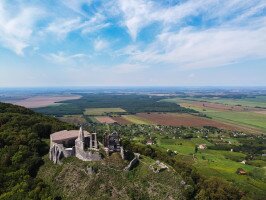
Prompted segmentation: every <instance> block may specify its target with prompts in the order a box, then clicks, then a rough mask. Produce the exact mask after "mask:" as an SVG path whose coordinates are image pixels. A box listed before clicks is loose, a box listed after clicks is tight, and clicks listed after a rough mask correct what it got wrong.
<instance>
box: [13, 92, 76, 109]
mask: <svg viewBox="0 0 266 200" xmlns="http://www.w3.org/2000/svg"><path fill="white" fill-rule="evenodd" d="M80 98H81V96H79V95H64V96H35V97H30V98H27V99H23V100H19V101H14V102H11V103H12V104H15V105H19V106H23V107H26V108H40V107H46V106H51V105H57V104H58V102H60V101H66V100H72V99H80Z"/></svg>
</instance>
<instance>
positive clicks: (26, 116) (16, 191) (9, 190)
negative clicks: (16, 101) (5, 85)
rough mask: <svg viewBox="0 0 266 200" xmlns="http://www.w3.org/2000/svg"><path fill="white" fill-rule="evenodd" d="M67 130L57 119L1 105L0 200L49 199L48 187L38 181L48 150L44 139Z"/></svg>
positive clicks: (66, 126) (16, 107)
mask: <svg viewBox="0 0 266 200" xmlns="http://www.w3.org/2000/svg"><path fill="white" fill-rule="evenodd" d="M68 128H72V126H71V125H68V124H65V123H63V122H60V121H58V120H57V119H55V118H51V117H44V116H42V115H40V114H36V113H34V112H33V111H31V110H29V109H26V108H23V107H19V106H13V105H11V104H3V103H0V157H1V160H0V199H9V200H10V199H41V198H43V199H44V198H48V197H49V187H48V186H47V185H46V184H45V183H44V182H43V181H42V180H39V179H36V178H35V177H36V173H37V171H38V169H39V167H40V166H41V165H42V164H43V160H42V155H44V154H46V153H47V152H48V149H49V146H48V145H47V144H46V143H45V142H44V141H43V139H44V138H48V137H49V135H50V134H51V132H53V131H58V130H62V129H68Z"/></svg>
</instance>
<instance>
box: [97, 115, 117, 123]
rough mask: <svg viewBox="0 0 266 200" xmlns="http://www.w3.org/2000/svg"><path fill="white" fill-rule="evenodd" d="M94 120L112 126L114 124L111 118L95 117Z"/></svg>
mask: <svg viewBox="0 0 266 200" xmlns="http://www.w3.org/2000/svg"><path fill="white" fill-rule="evenodd" d="M95 119H96V120H97V121H99V122H100V123H103V124H113V123H115V122H116V121H115V120H113V119H112V118H111V117H95Z"/></svg>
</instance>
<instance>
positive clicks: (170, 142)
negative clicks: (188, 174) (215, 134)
mask: <svg viewBox="0 0 266 200" xmlns="http://www.w3.org/2000/svg"><path fill="white" fill-rule="evenodd" d="M199 143H205V144H207V146H208V145H209V146H211V145H212V144H211V143H209V142H208V141H206V140H205V139H202V138H193V139H191V140H187V139H160V140H159V141H158V146H159V147H160V148H163V149H165V150H166V149H170V150H172V151H177V153H178V155H180V156H184V155H192V154H194V151H195V145H196V144H199ZM245 156H246V155H245V154H243V153H238V152H228V151H218V150H208V149H207V150H199V151H198V153H197V154H196V156H195V157H196V159H195V160H194V162H193V166H195V167H196V168H197V170H198V171H199V172H200V173H201V174H203V175H205V176H218V177H222V178H225V179H226V180H229V181H231V182H234V183H235V184H237V185H238V186H239V187H240V188H242V189H243V190H245V191H249V192H251V193H253V194H255V195H256V196H261V197H262V196H263V195H264V191H265V189H266V182H265V180H264V181H262V180H261V178H262V177H265V175H266V168H265V167H264V168H258V167H255V166H251V165H244V164H241V163H240V162H236V161H234V160H244V159H245ZM237 168H243V169H244V170H246V171H247V172H250V173H254V172H255V171H257V170H258V169H261V170H260V171H262V172H260V173H261V174H260V175H259V178H253V177H251V176H240V175H237V174H236V173H235V172H236V170H237ZM263 171H264V175H263V174H262V173H263ZM253 194H251V195H253Z"/></svg>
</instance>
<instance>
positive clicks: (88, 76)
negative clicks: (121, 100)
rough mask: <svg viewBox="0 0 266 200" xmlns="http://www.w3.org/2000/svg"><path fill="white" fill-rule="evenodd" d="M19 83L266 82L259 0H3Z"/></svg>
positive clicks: (5, 51) (4, 44)
mask: <svg viewBox="0 0 266 200" xmlns="http://www.w3.org/2000/svg"><path fill="white" fill-rule="evenodd" d="M18 86H20V87H22V86H31V87H32V86H266V1H265V0H168V1H167V0H164V1H163V0H46V1H41V0H1V1H0V87H18Z"/></svg>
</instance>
